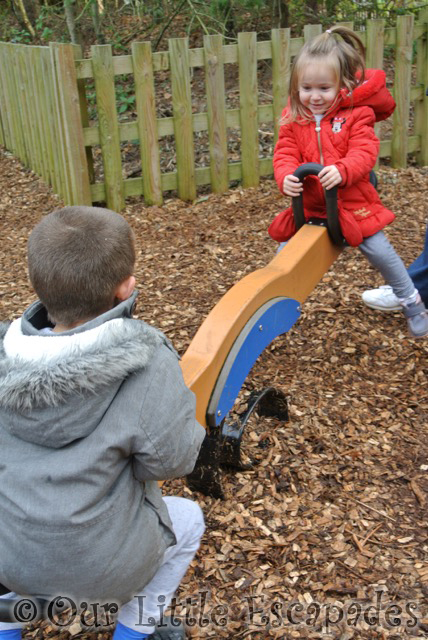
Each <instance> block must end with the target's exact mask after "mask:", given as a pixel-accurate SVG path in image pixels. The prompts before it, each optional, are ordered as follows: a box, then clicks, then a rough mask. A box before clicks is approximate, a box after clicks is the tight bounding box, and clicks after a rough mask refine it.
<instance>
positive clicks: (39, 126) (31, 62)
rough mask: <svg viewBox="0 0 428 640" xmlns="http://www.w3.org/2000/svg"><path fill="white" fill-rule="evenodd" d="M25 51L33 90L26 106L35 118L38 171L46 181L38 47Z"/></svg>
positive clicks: (45, 147) (46, 166) (45, 153)
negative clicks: (31, 110)
mask: <svg viewBox="0 0 428 640" xmlns="http://www.w3.org/2000/svg"><path fill="white" fill-rule="evenodd" d="M25 53H26V56H25V58H26V60H25V62H26V64H27V65H28V66H27V68H28V71H29V75H30V83H31V87H32V90H33V95H32V99H31V96H30V100H29V104H28V108H29V109H31V107H32V109H33V113H34V119H35V143H36V145H37V158H38V162H39V173H40V175H41V176H43V178H44V179H45V180H46V182H48V181H49V171H48V165H47V146H46V135H45V132H44V123H45V114H44V112H43V108H42V97H41V92H40V83H39V80H40V71H39V47H28V48H27V49H26V51H25Z"/></svg>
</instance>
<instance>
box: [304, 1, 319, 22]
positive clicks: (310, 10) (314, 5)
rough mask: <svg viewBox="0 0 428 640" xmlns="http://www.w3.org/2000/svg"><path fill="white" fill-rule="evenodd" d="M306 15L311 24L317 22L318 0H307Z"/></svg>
mask: <svg viewBox="0 0 428 640" xmlns="http://www.w3.org/2000/svg"><path fill="white" fill-rule="evenodd" d="M305 17H306V19H307V21H308V22H309V23H310V24H317V22H319V19H318V0H306V2H305Z"/></svg>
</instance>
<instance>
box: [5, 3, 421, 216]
mask: <svg viewBox="0 0 428 640" xmlns="http://www.w3.org/2000/svg"><path fill="white" fill-rule="evenodd" d="M346 24H347V25H348V26H351V27H352V24H350V23H346ZM320 32H321V26H320V25H307V26H306V27H305V29H304V36H303V37H301V38H291V37H290V31H289V29H274V30H272V36H271V40H269V41H263V42H257V38H256V34H255V33H240V34H239V36H238V43H237V44H235V45H224V44H223V41H222V37H221V36H218V35H212V36H205V38H204V47H203V48H198V49H189V48H188V41H187V39H186V38H180V39H172V40H170V41H169V50H168V51H164V52H159V53H152V50H151V45H150V43H147V42H141V43H138V42H134V43H133V45H132V54H131V55H126V56H113V55H112V50H111V46H110V45H97V46H93V47H92V49H91V57H90V58H87V59H82V54H81V50H80V48H79V47H77V46H74V45H70V44H50V46H49V47H33V46H26V45H19V44H10V43H1V44H0V144H2V145H4V146H5V147H6V148H7V149H9V150H10V151H12V152H13V153H14V154H15V155H16V156H18V157H19V158H20V159H21V160H22V162H23V163H24V164H25V165H26V166H28V167H30V168H31V169H32V170H34V171H35V172H36V173H38V174H39V175H41V176H42V177H43V178H44V179H45V180H46V181H47V182H48V183H49V184H51V185H52V187H53V189H54V190H55V191H56V193H58V194H59V195H61V197H62V198H63V200H64V201H65V203H67V204H91V203H93V202H101V201H103V202H106V204H107V206H108V207H110V208H112V209H115V210H116V211H120V210H121V209H123V207H124V203H125V198H126V197H127V196H138V195H143V196H144V199H145V202H146V203H147V204H161V203H162V194H163V192H165V191H168V190H177V191H178V195H179V197H180V198H181V199H183V200H193V199H194V198H195V197H196V191H197V187H198V186H200V185H211V189H212V191H214V192H223V191H225V190H227V189H228V187H229V184H230V181H234V180H240V181H242V185H243V186H244V187H250V186H257V184H258V183H259V179H260V176H266V175H271V174H272V159H271V157H263V158H260V157H259V135H260V127H262V126H265V127H266V126H268V127H270V128H271V130H272V132H274V135H275V137H276V136H277V133H278V119H279V117H280V114H281V111H282V109H283V107H284V105H285V104H286V102H287V84H288V77H289V72H290V60H291V58H292V56H293V55H295V54H296V53H297V52H298V50H299V49H300V47H301V46H302V44H303V43H304V41H305V40H307V39H308V38H311V37H313V36H314V35H317V34H318V33H320ZM358 33H359V35H360V37H361V39H362V40H363V42H364V43H365V45H366V48H367V65H368V66H369V67H378V68H382V67H383V62H384V52H385V47H388V48H391V47H393V48H394V50H395V55H394V61H395V69H394V74H395V81H394V89H393V93H394V97H395V100H396V102H397V108H396V111H395V113H394V116H393V126H392V136H391V137H390V138H388V139H385V140H382V141H381V146H380V156H381V157H385V156H391V161H392V164H393V166H395V167H405V166H406V162H407V154H408V153H416V154H417V160H418V162H419V163H420V164H428V97H426V92H427V87H428V11H427V10H424V11H423V12H421V14H420V15H419V17H418V19H417V20H415V19H414V16H400V17H398V19H397V24H396V27H395V28H390V29H385V27H384V23H383V21H382V20H369V21H367V24H366V29H365V30H364V31H361V32H358ZM414 52H416V57H415V56H414V55H413V54H414ZM261 60H267V61H270V67H271V71H272V84H271V93H272V97H271V101H270V102H269V103H268V104H259V100H258V67H259V63H260V61H261ZM227 64H237V65H238V70H239V106H238V107H237V108H226V103H227V100H226V98H227V96H226V90H225V65H227ZM198 67H200V68H202V69H204V73H205V88H206V105H207V106H206V111H204V112H200V113H194V112H193V110H192V91H191V86H192V85H191V75H192V70H193V69H194V68H198ZM158 72H163V74H164V75H163V77H165V72H166V74H167V75H168V74H169V76H168V77H169V79H170V86H171V89H170V91H171V107H172V109H171V113H172V114H173V115H172V116H170V117H158V116H157V113H156V92H155V74H156V73H158ZM121 74H131V75H132V77H133V82H134V90H135V105H136V118H135V119H134V120H133V121H129V122H120V120H119V117H118V104H117V95H116V94H117V91H116V87H115V79H116V78H117V77H118V76H120V75H121ZM412 78H413V80H412ZM90 81H92V82H93V84H94V88H95V94H96V114H97V119H96V120H94V121H91V122H90V120H89V115H88V113H89V111H88V107H89V104H88V87H87V83H88V82H90ZM412 103H413V131H410V130H409V113H410V108H411V104H412ZM229 127H230V128H237V129H239V130H240V139H241V148H240V161H239V162H231V161H230V159H229V158H228V134H227V129H228V128H229ZM198 132H207V133H206V135H207V136H208V144H209V153H208V155H209V166H202V167H195V143H194V140H195V135H194V134H195V133H198ZM171 135H173V136H174V141H175V156H176V170H175V171H169V172H163V173H162V171H161V162H160V157H161V153H162V151H161V149H162V146H160V145H161V144H162V139H163V138H164V137H165V136H171ZM128 141H133V142H134V144H135V142H137V143H138V144H139V154H140V158H141V177H135V178H128V179H124V176H123V166H122V165H123V151H122V149H123V147H124V144H123V143H127V142H128ZM97 147H98V148H100V149H101V158H102V171H101V174H102V176H103V180H102V181H95V178H94V175H95V174H94V155H95V149H96V148H97ZM94 148H95V149H94ZM96 154H97V156H98V157H99V156H100V153H99V151H98V150H97V151H96Z"/></svg>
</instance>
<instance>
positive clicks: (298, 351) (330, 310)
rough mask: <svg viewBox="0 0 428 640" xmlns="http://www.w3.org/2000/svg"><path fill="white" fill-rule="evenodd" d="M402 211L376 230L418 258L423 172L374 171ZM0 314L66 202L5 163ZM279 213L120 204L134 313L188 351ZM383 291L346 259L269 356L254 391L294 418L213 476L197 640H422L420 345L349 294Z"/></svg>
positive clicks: (426, 401) (355, 257)
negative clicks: (48, 222)
mask: <svg viewBox="0 0 428 640" xmlns="http://www.w3.org/2000/svg"><path fill="white" fill-rule="evenodd" d="M379 179H380V190H381V197H382V198H383V201H384V202H385V204H386V205H387V206H389V207H390V208H392V209H393V210H394V211H395V212H396V213H397V220H396V221H395V222H394V224H393V225H392V226H391V227H390V229H388V236H389V237H390V239H391V240H392V242H393V243H394V245H395V246H396V247H397V249H398V250H399V252H400V253H401V255H402V257H403V259H404V260H405V262H406V264H409V263H410V262H411V261H412V260H413V259H414V258H415V257H416V256H417V255H418V254H419V252H420V250H421V249H422V246H423V237H424V230H425V226H426V218H427V213H428V208H427V196H426V194H427V188H428V168H426V167H425V168H409V169H406V170H396V169H391V168H387V167H384V168H382V169H381V170H380V171H379ZM0 194H1V195H0V232H1V238H2V240H1V245H0V257H1V277H0V292H1V302H0V309H1V316H2V319H12V318H14V317H16V316H17V315H18V314H19V313H20V312H21V311H22V310H23V309H24V308H25V307H26V306H27V305H28V304H29V303H30V302H31V301H32V300H33V299H34V296H33V293H32V291H31V288H30V286H29V284H28V282H27V273H26V266H25V251H26V240H27V237H28V234H29V232H30V230H31V228H32V227H33V226H34V224H35V223H37V221H38V220H40V218H41V217H42V216H43V215H44V214H46V213H48V212H49V211H51V210H52V209H53V208H55V207H57V206H60V205H61V202H60V200H59V199H58V198H57V197H56V196H55V195H53V194H52V192H51V191H50V190H49V189H48V188H47V187H46V186H45V185H44V184H43V182H42V181H41V180H40V179H39V178H37V177H36V176H35V175H34V174H32V173H31V172H28V171H27V170H25V169H23V168H22V166H21V165H20V164H19V162H18V161H17V160H16V159H14V158H13V157H12V156H11V155H10V154H8V153H6V152H4V151H1V152H0ZM284 206H285V201H284V199H283V198H282V197H281V196H279V194H278V192H277V188H276V185H275V184H274V183H273V182H272V181H264V182H262V184H261V185H260V187H259V188H258V189H249V190H246V191H243V190H240V189H239V188H238V189H236V190H232V191H229V192H227V193H226V194H224V195H221V196H217V195H209V196H204V197H201V198H200V200H199V201H197V202H195V203H194V204H192V205H189V204H185V203H182V202H180V201H179V200H177V199H175V198H171V199H170V200H167V201H166V202H165V205H164V206H163V207H152V208H147V207H145V206H144V205H143V204H142V203H141V201H140V200H135V201H133V202H130V203H129V204H128V205H127V207H126V210H125V212H124V215H125V216H126V217H127V219H128V220H129V222H130V223H131V225H132V226H133V228H134V230H135V233H136V236H137V242H138V248H139V257H138V265H137V281H138V283H139V284H138V288H139V290H140V298H139V309H138V315H139V316H140V317H141V318H143V319H144V320H146V321H148V322H150V323H153V324H155V325H157V326H159V327H160V328H162V329H163V331H165V333H166V334H167V335H168V337H169V338H171V339H172V340H173V342H174V344H175V346H176V348H177V349H178V350H179V351H180V352H181V353H183V352H184V351H185V349H186V348H187V346H188V345H189V343H190V341H191V339H192V337H193V335H194V334H195V332H196V330H197V329H198V327H199V326H200V324H201V322H202V320H203V318H204V317H205V316H206V315H207V313H208V312H209V311H210V309H211V308H212V307H213V306H214V305H215V303H216V302H217V301H218V300H219V299H220V297H221V296H222V295H223V294H224V293H225V292H226V291H227V289H228V288H229V287H230V286H231V285H232V284H233V283H235V282H237V281H238V280H239V279H240V278H242V277H243V276H244V275H245V274H246V273H248V272H250V271H253V270H254V269H257V268H259V267H262V266H264V265H265V264H266V263H267V262H268V261H269V260H270V258H271V257H272V255H273V252H274V251H275V246H274V244H273V243H272V242H271V241H270V239H269V237H268V235H267V226H268V223H269V222H270V220H271V219H272V218H273V216H274V215H275V214H276V213H277V212H279V211H280V210H281V209H282V208H284ZM378 284H381V278H380V276H379V275H378V274H377V273H376V272H374V271H373V269H372V268H371V267H370V266H369V265H368V264H367V263H366V261H365V260H364V258H363V257H362V256H361V255H360V253H359V252H358V251H357V250H351V249H348V250H346V251H344V252H343V254H342V255H341V256H340V257H339V259H338V260H337V261H336V263H335V264H334V265H333V268H332V269H330V271H329V272H328V273H327V274H326V276H325V277H324V278H323V280H322V282H321V283H320V284H319V286H317V287H316V289H315V290H314V292H313V293H312V295H311V296H310V298H309V299H308V300H307V302H306V303H305V304H304V306H303V314H302V317H301V319H300V320H299V322H298V323H297V325H296V326H295V327H294V328H293V329H292V330H291V331H290V332H289V333H288V334H287V335H285V336H284V337H282V338H279V339H277V340H276V341H274V343H273V344H272V345H271V346H270V347H269V348H268V349H267V350H266V351H265V353H264V354H263V355H262V356H261V357H260V359H259V360H258V362H257V363H256V365H255V367H254V369H253V371H252V372H251V374H250V376H249V378H248V380H247V382H246V384H245V387H244V389H243V391H242V392H241V398H240V402H241V406H244V405H245V399H246V397H247V396H248V394H249V393H250V392H251V391H252V390H253V389H261V388H263V387H265V386H269V385H273V386H275V387H277V388H278V389H280V390H281V391H283V392H284V393H285V394H286V395H287V397H288V402H289V411H290V420H289V422H286V423H280V422H278V421H276V420H275V419H273V418H263V419H262V418H257V417H252V419H251V421H250V423H249V424H248V426H247V428H246V432H245V435H244V440H245V442H244V445H243V448H244V450H245V453H246V455H247V456H249V457H250V458H252V459H253V460H256V461H258V464H256V465H255V466H254V467H253V469H251V470H249V471H240V472H238V473H225V475H224V478H223V482H224V489H225V493H226V499H225V500H224V501H221V500H214V499H212V498H209V497H206V496H202V495H200V494H196V493H195V494H192V493H191V492H190V490H189V489H188V488H187V486H186V484H185V482H184V481H181V480H176V481H173V482H169V483H167V485H165V491H168V492H174V493H177V494H181V495H185V496H188V497H191V498H193V499H195V500H198V502H199V503H200V504H201V506H202V508H203V510H204V512H205V517H206V523H207V532H206V534H205V536H204V539H203V544H202V546H201V549H200V551H199V553H198V556H197V558H196V559H195V561H194V563H193V564H192V567H191V569H190V570H189V572H188V573H187V575H186V577H185V579H184V581H183V583H182V586H181V588H180V591H179V593H178V594H177V601H178V603H177V607H176V614H182V615H185V614H186V612H187V622H188V633H189V635H190V636H191V637H194V638H198V637H201V638H205V637H207V638H253V639H255V640H258V639H261V638H326V639H330V638H337V639H340V640H351V639H352V638H372V639H379V640H380V639H386V638H388V639H392V638H394V639H398V638H400V639H401V638H413V637H419V638H421V637H427V636H428V604H427V603H428V536H427V521H428V517H427V516H428V512H427V507H428V445H427V442H428V438H427V435H428V387H427V377H426V376H427V355H428V340H422V341H419V342H417V341H414V340H412V339H410V338H409V337H408V335H407V331H406V326H405V322H404V320H403V318H402V316H401V314H400V313H384V314H382V313H381V312H376V311H371V310H369V309H367V308H366V307H364V306H363V304H362V302H361V298H360V296H361V293H362V292H363V291H364V289H366V288H367V287H371V286H377V285H378ZM70 636H74V637H75V638H78V637H79V638H84V639H85V640H96V638H97V640H109V638H110V631H109V630H102V629H99V630H98V629H95V628H94V629H92V630H91V629H89V630H88V629H87V628H86V629H85V628H82V626H81V624H80V622H79V620H78V619H77V620H74V621H73V623H72V624H71V626H69V627H68V628H65V629H63V630H58V629H56V628H55V627H53V626H52V625H51V624H50V623H47V622H44V623H39V624H36V625H34V626H32V627H29V628H28V630H27V631H26V634H25V638H26V640H30V638H31V639H36V640H42V639H43V638H45V639H48V638H49V639H53V638H55V639H56V638H60V639H61V640H68V638H69V637H70Z"/></svg>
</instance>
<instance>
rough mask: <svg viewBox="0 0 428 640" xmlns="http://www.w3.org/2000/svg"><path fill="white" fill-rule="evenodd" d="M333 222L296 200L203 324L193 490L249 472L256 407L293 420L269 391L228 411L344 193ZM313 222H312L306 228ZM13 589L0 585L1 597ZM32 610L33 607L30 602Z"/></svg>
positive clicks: (332, 200)
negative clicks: (268, 246) (245, 463)
mask: <svg viewBox="0 0 428 640" xmlns="http://www.w3.org/2000/svg"><path fill="white" fill-rule="evenodd" d="M322 168H323V167H322V165H320V164H315V163H310V164H306V165H302V166H301V167H299V168H298V169H297V170H296V172H295V175H296V176H297V177H298V178H299V179H300V180H303V179H304V178H305V177H306V176H308V175H318V173H319V172H320V171H321V169H322ZM326 206H327V219H326V220H323V219H320V218H312V219H310V220H309V221H307V220H305V216H304V212H303V196H302V195H300V196H299V197H298V198H293V212H294V218H295V222H296V227H297V228H298V232H297V233H296V235H295V236H293V238H291V240H290V241H289V242H288V243H287V245H286V246H285V247H284V248H283V249H282V250H281V251H280V253H278V254H277V255H276V256H275V257H274V258H273V259H272V260H271V261H270V263H269V264H268V265H267V266H266V267H264V268H263V269H258V270H257V271H253V272H252V273H250V274H249V275H247V276H245V277H244V278H243V279H242V280H240V281H239V282H238V283H237V284H235V285H234V286H233V287H232V288H231V289H230V290H229V291H228V292H227V293H226V294H225V295H224V296H223V297H222V298H221V300H220V301H219V302H218V303H217V305H216V306H215V307H214V309H213V310H212V311H211V312H210V314H209V315H208V316H207V318H206V319H205V321H204V322H203V323H202V325H201V327H200V329H199V330H198V332H197V333H196V335H195V337H194V338H193V340H192V342H191V344H190V346H189V348H188V349H187V351H186V353H185V354H184V356H183V359H182V361H181V364H182V370H183V375H184V379H185V381H186V384H187V385H188V387H190V389H192V391H193V392H194V393H195V395H196V417H197V419H198V421H199V422H200V423H201V424H202V425H204V426H205V427H206V429H207V436H206V438H205V440H204V443H203V445H202V449H201V453H200V456H199V458H198V462H197V465H196V468H195V470H194V472H193V473H192V474H191V475H190V476H188V477H187V480H188V483H189V485H190V486H191V487H192V488H193V489H196V490H198V491H202V492H203V493H207V494H209V495H212V496H214V497H222V496H223V491H222V486H221V467H222V466H228V467H236V468H242V463H241V455H240V446H241V439H242V434H243V431H244V428H245V424H246V422H247V420H248V418H249V416H250V415H251V414H252V413H253V411H254V410H255V409H256V408H257V411H258V413H259V414H261V415H276V416H277V417H279V418H280V419H282V420H286V419H287V417H288V414H287V403H286V399H285V396H284V395H283V394H282V393H281V392H279V391H278V390H275V389H273V388H272V387H269V388H268V389H264V390H262V391H261V392H258V393H255V394H254V395H252V396H251V397H250V399H249V401H248V409H247V410H246V412H245V413H244V414H243V415H241V416H240V417H239V419H238V421H237V422H235V423H232V424H231V423H230V422H229V421H228V414H229V412H230V411H231V409H232V408H233V406H234V404H235V400H236V398H237V396H238V393H239V391H240V389H241V387H242V384H243V383H244V381H245V378H246V377H247V375H248V373H249V371H250V369H251V367H252V366H253V364H254V362H255V361H256V360H257V358H258V357H259V355H260V354H261V353H262V352H263V351H264V349H265V348H266V347H267V346H268V345H269V344H270V343H271V342H272V340H274V339H275V338H276V337H277V336H280V335H282V334H284V333H286V332H287V331H289V330H290V329H291V327H292V326H293V325H294V324H295V323H296V322H297V320H298V318H299V316H300V305H301V304H302V303H303V302H304V300H305V299H306V298H307V296H308V295H309V294H310V293H311V291H312V290H313V289H314V287H315V286H316V285H317V283H318V282H319V281H320V280H321V278H322V277H323V275H324V274H325V272H326V271H327V270H328V269H329V267H330V266H331V265H332V264H333V262H334V261H335V260H336V258H337V256H338V255H339V253H340V252H341V250H342V248H343V246H344V240H343V237H342V233H341V230H340V226H339V223H338V219H337V190H336V189H331V190H330V191H328V192H326ZM306 222H309V224H305V223H306ZM8 592H9V589H7V587H3V585H1V584H0V595H3V594H6V593H8ZM28 600H31V601H32V602H33V603H34V605H35V607H36V612H37V613H36V615H35V617H32V620H36V619H37V618H38V617H41V616H42V615H43V610H44V607H45V606H46V604H47V603H46V602H45V601H44V600H42V599H38V598H28V599H27V602H28ZM19 602H20V600H19V599H12V598H7V599H6V598H4V599H0V622H14V621H15V616H14V607H15V606H17V605H18V603H19ZM29 606H31V605H29Z"/></svg>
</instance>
